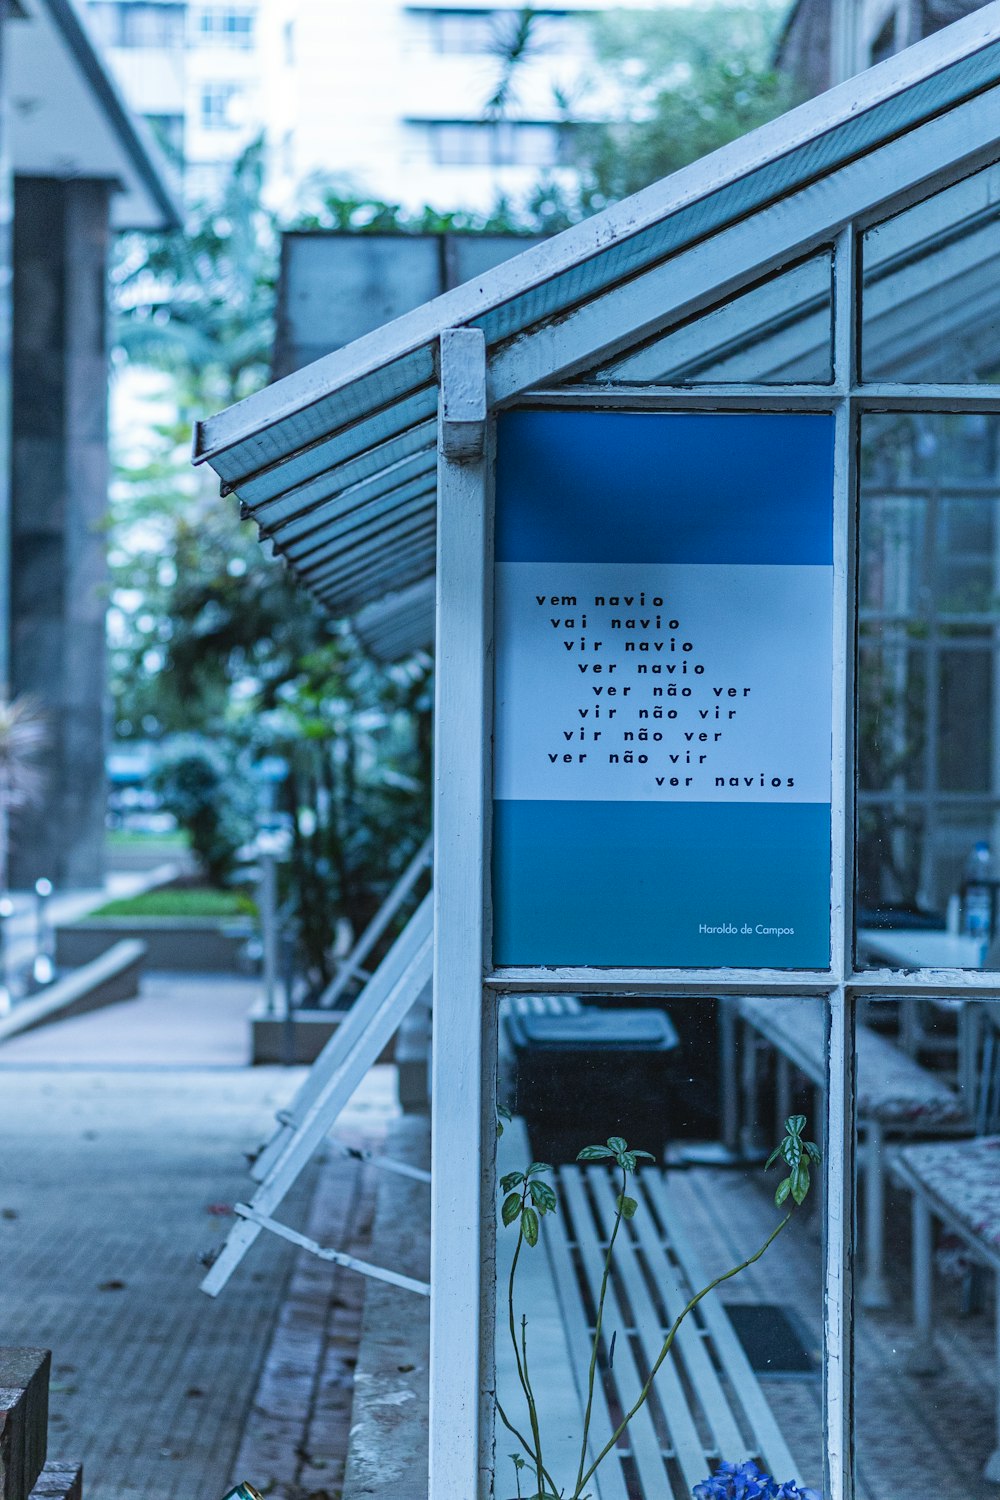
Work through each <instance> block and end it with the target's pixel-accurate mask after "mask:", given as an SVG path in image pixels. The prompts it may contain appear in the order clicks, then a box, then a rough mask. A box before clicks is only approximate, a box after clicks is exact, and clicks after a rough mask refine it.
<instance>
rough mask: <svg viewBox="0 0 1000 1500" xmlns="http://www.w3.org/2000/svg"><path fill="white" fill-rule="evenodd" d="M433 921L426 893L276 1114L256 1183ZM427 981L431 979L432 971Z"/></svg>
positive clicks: (256, 1164) (254, 1172)
mask: <svg viewBox="0 0 1000 1500" xmlns="http://www.w3.org/2000/svg"><path fill="white" fill-rule="evenodd" d="M431 923H432V911H431V898H430V896H427V897H425V899H424V902H423V904H422V905H421V906H420V907H418V909H417V911H416V912H415V913H414V915H413V916H412V917H411V919H410V921H409V922H408V923H407V925H406V927H405V928H404V929H403V931H402V932H401V933H400V935H399V937H398V938H397V939H396V941H395V943H394V944H393V945H392V947H391V948H390V949H389V952H388V953H387V954H386V956H385V958H384V959H383V960H382V962H381V964H379V967H378V970H377V972H376V974H374V975H373V976H372V978H371V979H370V980H369V981H368V983H367V984H366V985H365V987H364V989H363V990H362V991H361V994H360V995H359V996H358V997H357V999H356V1000H355V1002H354V1004H353V1005H352V1006H351V1008H350V1010H349V1011H347V1012H346V1014H345V1015H344V1019H343V1020H342V1021H341V1023H340V1025H339V1026H338V1027H337V1029H336V1031H335V1032H334V1033H333V1035H332V1036H331V1038H330V1040H329V1041H328V1042H327V1044H326V1046H325V1047H324V1048H323V1050H322V1052H321V1053H320V1054H319V1056H318V1057H317V1059H316V1061H315V1062H314V1063H313V1065H312V1067H311V1068H310V1070H309V1072H308V1074H307V1075H306V1078H305V1080H304V1081H303V1084H302V1087H301V1088H300V1089H299V1091H298V1093H297V1094H296V1096H295V1098H294V1100H293V1101H292V1104H291V1106H290V1107H289V1108H288V1109H285V1110H281V1111H279V1113H278V1115H277V1116H276V1118H277V1121H278V1128H277V1130H276V1131H275V1132H274V1134H273V1135H272V1137H271V1139H270V1140H269V1141H268V1142H267V1144H266V1145H265V1146H264V1147H263V1148H262V1150H261V1151H260V1152H258V1154H257V1156H256V1158H255V1160H254V1161H253V1163H252V1164H251V1167H250V1175H251V1177H253V1178H254V1180H255V1181H257V1182H263V1181H265V1179H266V1178H267V1177H268V1175H269V1174H270V1172H271V1170H272V1169H273V1167H274V1164H275V1162H277V1161H278V1160H280V1158H281V1156H282V1154H283V1153H284V1151H285V1150H287V1147H288V1143H289V1141H291V1140H292V1139H293V1137H294V1136H295V1133H296V1131H297V1130H298V1129H299V1128H300V1126H301V1124H302V1121H303V1120H304V1119H305V1117H306V1115H307V1114H308V1112H309V1108H310V1106H311V1105H312V1103H313V1102H314V1100H316V1099H317V1098H318V1097H319V1095H320V1094H321V1092H322V1090H323V1088H324V1087H325V1085H326V1083H327V1081H328V1080H329V1079H330V1078H331V1077H332V1075H333V1074H334V1072H335V1071H336V1069H337V1068H339V1067H340V1066H341V1064H342V1063H343V1061H344V1059H345V1058H346V1057H347V1056H348V1055H349V1053H350V1051H351V1049H352V1047H354V1046H355V1045H356V1044H357V1041H358V1038H359V1037H361V1036H363V1035H364V1034H365V1032H366V1031H367V1029H368V1027H369V1026H370V1025H371V1024H372V1022H373V1020H374V1018H375V1015H376V1013H377V1011H378V1007H379V1005H380V1004H381V1003H382V1000H383V998H384V995H385V993H386V989H387V986H391V985H392V984H393V983H394V982H395V979H396V978H397V977H398V975H399V974H401V973H402V972H403V971H404V969H405V967H406V965H407V963H408V962H409V959H410V956H411V953H412V951H413V948H414V945H415V944H416V943H418V942H419V940H420V934H421V933H423V932H424V930H425V929H426V931H427V933H429V932H430V930H431ZM427 982H428V983H429V982H430V975H429V974H428V976H427ZM421 993H422V991H417V992H415V993H414V994H412V995H411V997H410V1003H411V1005H412V1004H415V1003H416V1002H417V1000H418V999H419V998H420V994H421Z"/></svg>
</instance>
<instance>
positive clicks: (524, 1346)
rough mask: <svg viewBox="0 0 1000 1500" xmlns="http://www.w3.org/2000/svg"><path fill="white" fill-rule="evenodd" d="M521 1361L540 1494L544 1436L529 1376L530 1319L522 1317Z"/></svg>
mask: <svg viewBox="0 0 1000 1500" xmlns="http://www.w3.org/2000/svg"><path fill="white" fill-rule="evenodd" d="M521 1360H522V1362H523V1364H524V1388H525V1390H526V1391H527V1393H528V1421H529V1422H530V1423H531V1435H532V1437H533V1438H534V1439H535V1471H536V1475H537V1478H538V1492H539V1494H541V1492H542V1472H543V1470H544V1467H545V1465H544V1464H543V1463H542V1434H541V1431H540V1429H539V1426H538V1407H537V1406H536V1404H535V1393H534V1391H533V1390H532V1389H531V1376H530V1375H529V1374H528V1319H527V1318H526V1317H524V1316H523V1315H522V1317H521Z"/></svg>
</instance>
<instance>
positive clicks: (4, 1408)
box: [0, 1348, 52, 1500]
mask: <svg viewBox="0 0 1000 1500" xmlns="http://www.w3.org/2000/svg"><path fill="white" fill-rule="evenodd" d="M51 1364H52V1356H51V1354H50V1353H49V1351H48V1349H2V1348H0V1500H28V1497H29V1495H30V1494H31V1491H32V1489H33V1487H34V1484H35V1481H36V1480H37V1479H38V1476H39V1475H40V1474H41V1472H42V1467H43V1465H44V1463H45V1449H46V1442H47V1434H48V1426H49V1372H50V1369H51Z"/></svg>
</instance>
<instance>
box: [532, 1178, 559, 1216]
mask: <svg viewBox="0 0 1000 1500" xmlns="http://www.w3.org/2000/svg"><path fill="white" fill-rule="evenodd" d="M528 1191H529V1192H530V1193H531V1201H532V1203H533V1204H534V1205H535V1207H536V1208H537V1209H538V1212H539V1213H542V1214H547V1213H555V1208H556V1195H555V1190H554V1189H553V1188H551V1187H550V1186H549V1184H548V1183H547V1182H539V1181H538V1179H537V1178H536V1179H535V1181H534V1182H531V1183H529V1184H528Z"/></svg>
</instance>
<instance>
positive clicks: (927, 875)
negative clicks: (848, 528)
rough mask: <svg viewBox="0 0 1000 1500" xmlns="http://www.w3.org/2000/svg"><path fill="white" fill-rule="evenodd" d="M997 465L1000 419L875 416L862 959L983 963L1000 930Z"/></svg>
mask: <svg viewBox="0 0 1000 1500" xmlns="http://www.w3.org/2000/svg"><path fill="white" fill-rule="evenodd" d="M998 472H1000V418H997V417H984V416H981V415H975V414H966V415H961V414H959V415H948V416H945V415H927V414H916V413H914V414H905V415H893V416H870V417H866V418H865V419H864V425H863V428H862V474H861V516H860V532H859V535H860V544H859V580H858V584H859V600H860V609H859V625H858V630H859V642H858V682H857V701H858V710H857V769H858V837H857V871H858V928H859V936H858V958H859V961H860V962H869V963H888V964H892V965H894V966H896V965H900V966H904V967H909V966H914V965H915V966H918V967H919V966H923V965H929V966H931V967H936V966H946V967H959V968H969V967H979V966H981V965H982V964H983V962H984V961H985V959H986V952H987V947H988V944H989V942H990V940H991V938H992V937H993V936H994V928H995V926H996V921H995V914H994V908H995V907H996V906H997V891H998V889H1000V859H998V860H995V859H994V855H997V856H1000V656H998V631H1000V607H998V605H1000V508H998V501H1000V477H998ZM998 951H1000V950H998ZM991 966H993V961H992V960H991Z"/></svg>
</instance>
